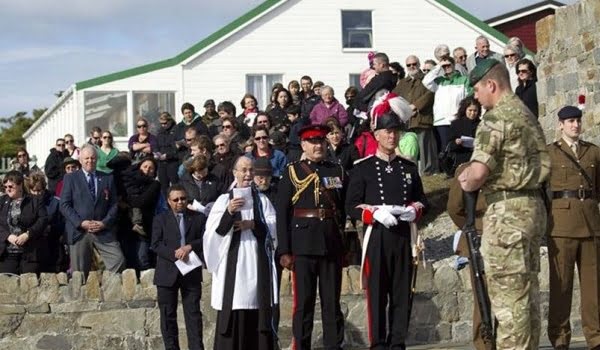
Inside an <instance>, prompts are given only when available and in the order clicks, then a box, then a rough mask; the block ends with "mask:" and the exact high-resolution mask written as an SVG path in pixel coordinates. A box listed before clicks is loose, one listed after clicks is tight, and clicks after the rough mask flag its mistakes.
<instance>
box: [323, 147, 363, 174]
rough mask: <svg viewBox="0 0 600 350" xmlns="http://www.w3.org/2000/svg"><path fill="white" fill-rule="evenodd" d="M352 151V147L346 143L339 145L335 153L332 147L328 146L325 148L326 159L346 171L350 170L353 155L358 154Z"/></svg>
mask: <svg viewBox="0 0 600 350" xmlns="http://www.w3.org/2000/svg"><path fill="white" fill-rule="evenodd" d="M352 149H353V146H351V145H349V144H347V143H342V144H340V145H339V146H338V147H337V148H336V149H335V151H334V150H333V147H331V145H329V146H327V159H329V160H330V161H332V162H334V163H338V164H339V165H341V166H342V168H343V169H344V170H346V171H348V170H350V169H352V164H353V163H354V161H355V160H356V159H353V158H354V155H355V153H358V152H352Z"/></svg>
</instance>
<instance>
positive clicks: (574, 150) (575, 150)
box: [571, 143, 577, 155]
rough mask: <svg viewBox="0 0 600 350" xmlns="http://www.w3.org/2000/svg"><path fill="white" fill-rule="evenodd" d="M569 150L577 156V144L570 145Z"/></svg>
mask: <svg viewBox="0 0 600 350" xmlns="http://www.w3.org/2000/svg"><path fill="white" fill-rule="evenodd" d="M571 150H572V151H573V153H575V155H577V143H573V144H571Z"/></svg>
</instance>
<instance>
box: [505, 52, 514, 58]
mask: <svg viewBox="0 0 600 350" xmlns="http://www.w3.org/2000/svg"><path fill="white" fill-rule="evenodd" d="M516 55H517V54H516V53H509V54H508V55H504V58H509V57H515V56H516Z"/></svg>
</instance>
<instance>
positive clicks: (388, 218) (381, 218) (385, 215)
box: [373, 209, 398, 228]
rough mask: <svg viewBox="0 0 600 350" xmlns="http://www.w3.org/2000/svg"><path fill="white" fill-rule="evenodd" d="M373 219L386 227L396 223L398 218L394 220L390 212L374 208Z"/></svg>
mask: <svg viewBox="0 0 600 350" xmlns="http://www.w3.org/2000/svg"><path fill="white" fill-rule="evenodd" d="M373 219H375V220H377V221H378V222H380V223H381V224H382V225H383V226H385V227H386V228H390V227H392V226H396V225H398V220H396V218H395V217H394V215H392V214H390V212H388V211H387V210H384V209H378V210H375V212H374V213H373Z"/></svg>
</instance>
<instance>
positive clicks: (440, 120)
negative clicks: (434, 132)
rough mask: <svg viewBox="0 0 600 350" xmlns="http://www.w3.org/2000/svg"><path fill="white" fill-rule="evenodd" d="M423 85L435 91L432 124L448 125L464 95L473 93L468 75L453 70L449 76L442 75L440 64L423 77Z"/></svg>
mask: <svg viewBox="0 0 600 350" xmlns="http://www.w3.org/2000/svg"><path fill="white" fill-rule="evenodd" d="M423 85H425V87H426V88H427V89H429V91H431V92H434V93H435V98H434V102H433V125H434V126H441V125H450V122H451V121H453V120H454V119H455V116H456V112H457V111H458V105H459V103H460V101H462V100H463V99H464V98H465V97H467V96H469V95H472V94H473V88H471V85H470V84H469V77H466V76H464V75H461V74H460V73H459V72H457V71H454V73H452V74H451V75H450V76H449V77H447V76H445V75H444V71H443V68H442V66H441V65H438V66H436V67H435V68H434V69H432V70H431V71H430V72H429V73H427V74H426V75H425V76H424V77H423Z"/></svg>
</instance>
